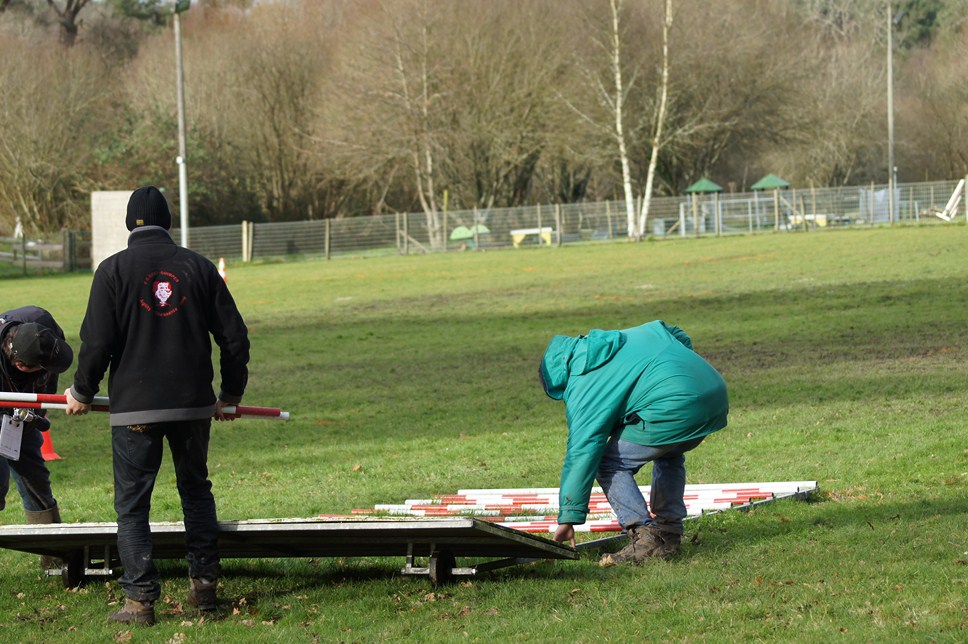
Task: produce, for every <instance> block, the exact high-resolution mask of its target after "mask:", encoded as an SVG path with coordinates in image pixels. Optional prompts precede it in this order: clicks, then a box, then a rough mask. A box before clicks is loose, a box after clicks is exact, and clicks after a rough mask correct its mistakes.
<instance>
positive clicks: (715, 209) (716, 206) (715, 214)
mask: <svg viewBox="0 0 968 644" xmlns="http://www.w3.org/2000/svg"><path fill="white" fill-rule="evenodd" d="M713 217H714V218H715V219H716V236H717V237H719V235H720V233H722V227H723V225H722V222H721V221H720V220H719V193H718V192H714V193H713ZM643 232H645V231H643Z"/></svg>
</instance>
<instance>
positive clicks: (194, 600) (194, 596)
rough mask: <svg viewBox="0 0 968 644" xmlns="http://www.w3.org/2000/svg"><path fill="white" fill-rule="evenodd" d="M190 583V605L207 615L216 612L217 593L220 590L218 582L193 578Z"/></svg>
mask: <svg viewBox="0 0 968 644" xmlns="http://www.w3.org/2000/svg"><path fill="white" fill-rule="evenodd" d="M188 582H189V588H188V605H189V606H194V607H195V608H197V609H198V610H200V611H202V612H206V613H208V612H211V611H213V610H215V608H216V606H217V602H216V599H215V592H216V589H217V588H218V581H217V580H215V579H196V578H194V577H192V578H190V579H189V580H188Z"/></svg>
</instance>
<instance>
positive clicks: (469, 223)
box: [0, 181, 968, 273]
mask: <svg viewBox="0 0 968 644" xmlns="http://www.w3.org/2000/svg"><path fill="white" fill-rule="evenodd" d="M956 187H958V188H960V187H961V186H960V185H959V182H957V181H937V182H930V183H917V184H899V185H898V186H897V187H896V188H895V189H894V195H893V196H892V195H890V194H889V191H888V188H887V186H885V185H883V184H882V185H876V184H870V185H867V186H852V187H844V188H810V189H792V188H791V189H784V190H768V191H761V192H747V193H733V194H722V193H716V194H693V195H687V196H678V197H661V198H656V199H653V201H652V204H651V207H650V213H649V218H648V222H647V224H646V234H647V235H649V236H651V237H652V238H655V239H667V238H690V237H707V236H725V235H742V234H757V233H763V232H800V231H805V232H811V231H823V230H834V229H844V228H851V227H858V226H874V225H908V224H919V223H931V224H943V223H944V221H945V220H943V219H941V218H939V217H937V216H936V215H938V214H939V213H942V212H943V211H945V209H946V207H948V208H949V210H948V212H947V213H946V214H947V215H948V217H947V219H950V216H951V215H963V216H965V218H966V220H968V207H966V204H965V203H964V202H959V203H957V204H954V207H955V208H954V210H952V208H951V207H952V204H953V202H954V201H955V199H954V198H953V193H955V191H956ZM958 194H960V192H959V193H958ZM635 207H636V210H637V209H638V207H639V204H635ZM626 222H627V215H626V203H625V202H624V201H604V202H596V203H573V204H556V205H535V206H525V207H519V208H489V209H474V210H459V211H451V212H441V213H438V214H437V215H436V216H435V217H430V216H427V215H426V214H424V213H398V214H389V215H375V216H368V217H347V218H343V219H323V220H313V221H299V222H278V223H250V222H243V223H242V224H241V225H238V224H236V225H229V226H206V227H196V228H192V229H190V230H189V236H188V244H189V246H190V247H191V248H192V249H194V250H196V251H197V252H199V253H201V254H203V255H205V256H206V257H208V258H210V259H212V261H218V259H219V258H231V259H236V260H239V259H241V260H242V261H250V260H253V259H268V258H280V257H289V256H302V257H325V258H327V259H330V258H336V257H344V256H359V255H391V254H394V255H395V254H416V253H428V252H452V251H463V250H478V249H480V250H483V249H491V248H521V247H528V246H543V247H555V246H561V245H565V244H576V243H591V242H608V241H624V240H626V239H628V234H627V223H626ZM172 236H173V237H174V238H175V239H176V240H177V239H180V232H179V231H178V230H177V229H174V230H172ZM17 244H20V247H19V248H18V247H17ZM90 246H91V244H90V233H89V232H87V231H71V232H68V231H64V232H63V233H61V234H59V235H57V236H56V239H47V240H46V241H44V240H36V241H33V242H25V241H24V240H23V239H17V240H10V239H6V240H5V239H0V263H8V264H9V263H13V264H17V263H18V262H19V263H21V264H22V265H23V267H24V269H23V270H24V272H25V273H26V272H27V269H28V267H29V268H32V269H46V270H68V271H69V270H78V269H89V268H90V266H91V261H90ZM8 272H9V271H8Z"/></svg>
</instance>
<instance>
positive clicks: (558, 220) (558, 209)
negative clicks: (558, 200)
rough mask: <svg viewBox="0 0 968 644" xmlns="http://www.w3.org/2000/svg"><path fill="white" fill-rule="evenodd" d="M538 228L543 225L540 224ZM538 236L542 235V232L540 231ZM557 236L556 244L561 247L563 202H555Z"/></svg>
mask: <svg viewBox="0 0 968 644" xmlns="http://www.w3.org/2000/svg"><path fill="white" fill-rule="evenodd" d="M538 228H539V229H540V228H541V227H540V226H538ZM538 236H539V237H540V236H541V233H538ZM555 237H556V244H555V246H557V247H558V248H561V204H555Z"/></svg>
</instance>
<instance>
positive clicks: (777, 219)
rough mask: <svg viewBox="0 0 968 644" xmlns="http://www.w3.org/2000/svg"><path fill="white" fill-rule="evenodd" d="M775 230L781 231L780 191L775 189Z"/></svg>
mask: <svg viewBox="0 0 968 644" xmlns="http://www.w3.org/2000/svg"><path fill="white" fill-rule="evenodd" d="M773 230H780V189H779V188H773Z"/></svg>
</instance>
